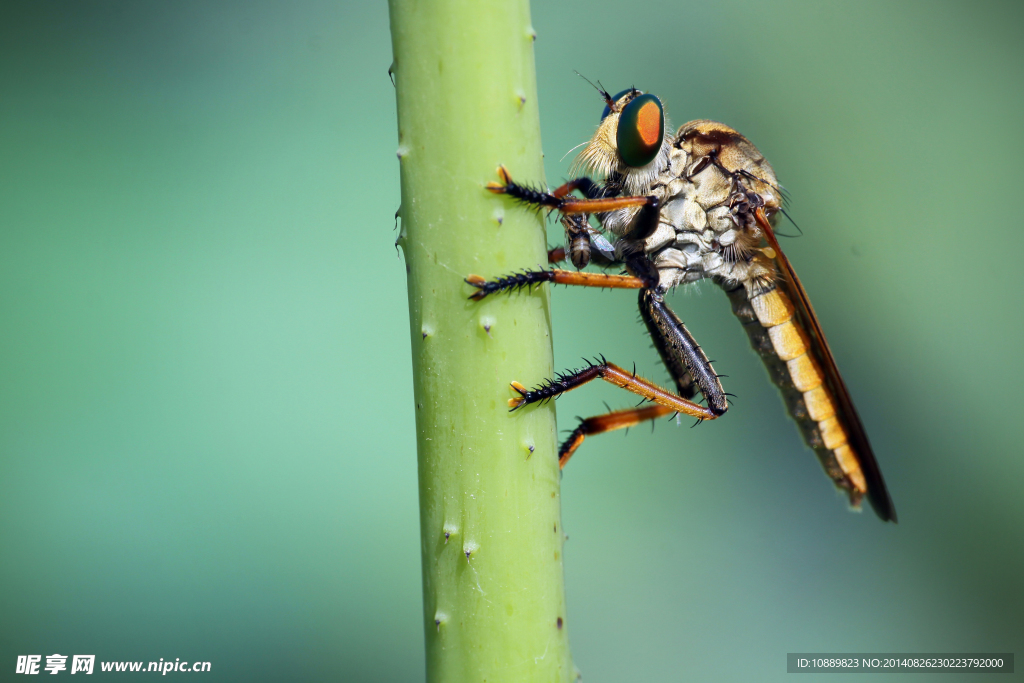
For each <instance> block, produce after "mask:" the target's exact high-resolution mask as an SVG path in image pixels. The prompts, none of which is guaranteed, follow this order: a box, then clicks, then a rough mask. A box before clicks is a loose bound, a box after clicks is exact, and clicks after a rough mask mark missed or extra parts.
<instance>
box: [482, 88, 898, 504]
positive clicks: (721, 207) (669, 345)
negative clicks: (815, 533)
mask: <svg viewBox="0 0 1024 683" xmlns="http://www.w3.org/2000/svg"><path fill="white" fill-rule="evenodd" d="M598 91H599V92H600V93H601V95H602V97H603V98H604V101H605V108H604V112H603V114H602V117H601V123H600V125H599V126H598V129H597V132H596V133H595V134H594V137H593V138H592V139H591V140H590V142H589V144H587V146H586V147H585V148H584V149H583V151H582V152H581V153H580V155H579V157H578V158H577V160H576V163H575V164H574V174H575V173H579V175H578V177H576V178H575V179H573V180H570V181H569V182H567V183H565V184H564V185H562V186H561V187H559V188H558V189H556V190H554V191H553V192H547V191H541V190H539V189H536V188H532V187H530V186H528V185H524V184H520V183H517V182H514V181H513V180H512V178H511V177H510V176H509V173H508V171H507V170H506V169H505V168H504V167H501V168H499V169H498V173H499V176H500V178H501V182H497V183H491V184H489V185H488V186H487V189H488V190H490V191H491V192H494V193H497V194H505V195H509V196H510V197H513V198H515V199H517V200H519V201H521V202H523V203H526V204H528V205H531V206H534V207H537V208H538V209H545V208H546V209H548V210H555V211H557V212H559V214H560V216H561V222H562V224H563V226H564V227H565V235H566V244H565V247H563V248H559V249H554V250H552V251H551V253H549V261H550V262H552V263H557V262H559V261H561V260H563V259H564V258H566V257H568V258H569V260H570V261H572V263H573V265H575V266H576V267H577V268H578V269H579V268H583V267H585V266H586V265H587V264H588V263H590V262H594V263H595V264H598V265H602V266H611V265H619V266H623V267H624V268H625V271H626V273H627V274H621V275H612V274H607V273H592V272H579V271H569V270H559V269H551V270H545V269H538V270H527V271H523V272H521V273H516V274H514V275H509V276H506V277H502V278H499V279H496V280H491V281H488V280H486V279H484V278H483V277H480V276H479V275H471V276H469V277H468V278H467V279H466V281H467V282H468V283H469V284H471V285H473V286H474V287H475V288H476V289H477V291H476V293H474V294H473V296H472V297H471V298H472V299H475V300H480V299H483V298H484V297H486V296H489V295H491V294H494V293H497V292H500V291H511V290H513V289H518V288H521V287H524V286H532V285H533V284H537V283H541V282H554V283H558V284H565V285H580V286H586V287H606V288H629V289H639V290H640V295H639V306H640V316H641V318H642V319H643V321H644V323H645V324H646V326H647V330H648V332H649V333H650V335H651V338H652V339H653V340H654V347H655V348H656V349H657V350H658V354H659V355H660V356H661V360H662V362H663V363H664V364H665V367H666V368H667V369H668V371H669V374H670V375H671V376H672V379H673V380H674V383H675V389H676V390H675V392H674V393H673V392H671V391H669V390H667V389H664V388H662V387H659V386H657V385H656V384H654V383H652V382H650V381H648V380H646V379H643V378H641V377H639V376H637V375H636V372H635V371H632V372H631V371H628V370H624V369H623V368H621V367H619V366H618V365H615V364H614V363H610V362H608V361H607V360H605V359H604V358H603V357H602V358H601V359H600V360H599V361H595V362H593V363H589V364H588V365H587V366H586V367H584V368H581V369H579V370H572V371H568V372H565V373H562V374H559V375H557V376H556V377H554V378H553V379H549V380H547V381H545V382H543V383H542V384H540V385H539V386H537V387H536V388H534V389H527V388H526V387H525V386H523V385H522V384H520V383H518V382H513V383H512V389H513V390H514V392H515V395H516V396H515V398H512V399H510V400H509V405H510V407H511V409H512V410H516V409H519V408H522V407H523V406H526V405H529V404H531V403H536V402H538V401H544V400H549V399H553V398H556V397H558V396H559V395H560V394H562V393H563V392H566V391H569V390H571V389H575V388H576V387H578V386H581V385H583V384H585V383H587V382H589V381H591V380H593V379H598V378H600V379H603V380H605V381H607V382H610V383H612V384H615V385H617V386H619V387H621V388H623V389H626V390H627V391H630V392H632V393H634V394H637V395H639V396H641V397H642V398H644V399H646V402H649V404H648V405H645V406H643V407H636V408H632V409H627V410H619V411H614V412H610V413H607V414H604V415H598V416H596V417H591V418H588V419H586V420H582V421H581V422H580V424H579V426H577V427H576V429H575V430H573V432H572V434H571V435H570V436H569V438H568V439H567V440H566V441H565V442H564V443H563V444H562V445H561V447H560V448H559V454H558V455H559V464H560V466H562V467H564V466H565V464H566V463H567V462H568V460H569V458H570V457H572V454H573V453H574V452H575V451H576V449H577V448H578V447H579V445H580V444H581V443H582V442H583V440H584V439H585V438H586V437H587V436H591V435H594V434H601V433H603V432H608V431H612V430H615V429H622V428H626V427H630V426H632V425H636V424H638V423H640V422H643V421H646V420H654V419H657V418H659V417H663V416H668V415H673V414H678V413H682V414H684V415H689V416H691V417H694V418H697V419H698V420H713V419H715V418H717V417H720V416H721V415H723V414H724V413H725V412H726V410H727V409H728V407H729V405H728V400H727V396H728V395H727V394H726V392H725V391H724V390H723V388H722V384H721V382H720V381H719V375H718V374H716V373H715V371H714V369H713V368H712V367H711V363H710V362H709V361H708V358H707V356H706V355H705V354H704V352H703V351H702V350H701V348H700V346H699V345H698V344H697V342H696V341H695V340H694V338H693V337H692V336H691V335H690V332H689V330H687V329H686V326H685V325H684V324H683V323H682V321H681V320H680V319H679V317H678V316H676V314H675V313H674V312H673V311H672V310H671V309H670V308H669V307H668V305H667V304H666V302H665V294H666V293H668V292H669V291H670V290H671V289H673V288H674V287H676V286H678V285H681V284H685V283H689V282H695V281H697V280H703V279H710V280H712V281H713V282H715V283H716V284H718V285H719V286H720V287H722V289H724V290H725V292H726V294H727V295H728V297H729V299H730V301H731V302H732V310H733V313H734V314H735V315H736V317H737V318H739V319H740V322H742V323H743V327H744V329H746V331H747V334H748V336H749V337H750V342H751V345H752V346H753V347H754V350H755V351H757V353H758V354H759V355H760V356H761V359H762V360H763V361H764V364H765V366H766V367H767V369H768V374H769V376H770V377H771V380H772V382H773V383H774V384H775V385H776V386H777V387H778V388H779V389H780V391H781V393H782V398H783V400H784V401H785V404H786V407H787V409H788V410H789V414H790V416H792V418H793V419H794V420H795V421H796V423H797V425H798V427H799V429H800V431H801V433H802V435H803V438H804V440H805V441H806V442H807V445H808V446H809V447H810V448H811V449H812V450H813V451H814V452H815V454H816V455H817V456H818V458H819V460H820V461H821V464H822V466H823V467H824V469H825V472H826V473H827V474H828V476H829V477H830V478H831V479H832V481H833V482H834V483H835V485H836V486H837V487H839V488H840V489H842V490H845V491H846V492H847V494H848V495H849V499H850V504H851V505H853V506H855V507H856V506H858V505H859V504H860V501H861V499H862V498H863V497H864V496H865V495H866V496H867V497H868V500H869V501H870V502H871V505H872V507H873V508H874V509H875V512H876V513H878V516H879V517H880V518H881V519H882V520H883V521H889V520H891V521H893V522H895V521H896V510H895V508H894V507H893V504H892V500H891V499H890V498H889V493H888V491H887V490H886V487H885V481H884V480H883V479H882V473H881V471H880V470H879V468H878V463H877V462H876V461H875V457H874V455H873V454H872V452H871V446H870V445H869V444H868V439H867V435H866V434H865V432H864V427H863V425H862V424H861V421H860V418H859V417H858V416H857V411H856V409H854V407H853V402H852V400H851V399H850V393H849V391H847V389H846V385H845V384H844V383H843V378H842V376H840V374H839V370H838V368H837V367H836V362H835V359H834V358H833V357H832V351H831V350H830V349H829V346H828V342H827V341H826V340H825V335H824V333H823V332H822V330H821V325H820V324H819V322H818V317H817V316H816V315H815V314H814V309H813V308H812V307H811V302H810V300H809V299H808V297H807V293H806V291H805V290H804V287H803V285H802V284H801V283H800V279H799V278H798V277H797V276H796V273H795V272H794V271H793V267H792V266H791V265H790V263H789V260H788V259H787V258H786V256H785V254H783V252H782V249H780V248H779V243H778V241H777V239H776V236H775V231H774V228H773V224H774V221H775V219H776V218H777V217H778V215H779V213H784V211H783V198H784V195H783V192H782V190H781V188H780V186H779V183H778V181H777V180H776V178H775V172H774V171H773V170H772V167H771V165H770V164H769V163H768V161H767V160H766V159H765V158H764V156H762V155H761V153H760V152H759V151H758V150H757V148H756V147H755V146H754V145H753V144H751V142H750V141H749V140H747V139H746V138H745V137H743V136H742V135H740V134H739V133H738V132H736V131H735V130H733V129H732V128H729V127H728V126H725V125H723V124H721V123H716V122H714V121H704V120H701V121H691V122H690V123H687V124H685V125H684V126H682V127H681V128H680V129H679V130H678V131H677V132H676V133H675V134H674V135H673V134H671V133H670V134H668V135H666V133H665V131H666V127H667V123H666V120H665V111H664V108H663V107H662V104H661V101H660V100H659V99H658V98H657V97H655V96H654V95H651V94H645V93H642V92H640V91H639V90H636V89H633V88H630V89H629V90H624V91H622V92H620V93H619V94H617V95H615V96H614V97H612V96H611V95H609V94H608V93H607V92H606V91H605V90H604V89H603V88H598ZM588 173H589V174H592V175H594V176H595V177H600V178H603V179H604V180H603V181H601V182H597V181H594V180H592V179H591V178H590V177H589V176H588V175H587V174H588ZM574 191H576V192H580V193H581V194H582V195H584V198H582V199H579V198H576V197H574V196H573V195H572V192H574ZM590 215H595V216H596V217H597V220H598V221H599V223H600V225H601V228H602V229H603V230H604V231H606V232H610V233H612V234H613V235H615V236H616V237H617V239H616V240H615V243H614V245H613V244H611V243H609V242H608V241H607V240H605V239H604V238H603V237H601V235H600V233H599V232H597V231H596V230H593V229H592V228H590V226H589V224H588V216H590ZM698 391H699V392H700V393H701V395H702V396H703V399H704V400H703V402H702V403H704V405H702V404H701V403H697V402H694V401H693V400H692V399H693V398H694V397H695V396H696V393H697V392H698Z"/></svg>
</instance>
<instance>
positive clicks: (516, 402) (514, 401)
mask: <svg viewBox="0 0 1024 683" xmlns="http://www.w3.org/2000/svg"><path fill="white" fill-rule="evenodd" d="M509 386H511V387H512V389H513V390H515V391H516V393H518V394H519V396H517V397H516V398H510V399H509V400H508V407H509V408H510V409H511V410H515V409H516V408H518V407H520V406H521V405H523V404H524V403H526V391H527V390H526V387H524V386H523V385H522V384H520V383H519V382H511V383H510V384H509Z"/></svg>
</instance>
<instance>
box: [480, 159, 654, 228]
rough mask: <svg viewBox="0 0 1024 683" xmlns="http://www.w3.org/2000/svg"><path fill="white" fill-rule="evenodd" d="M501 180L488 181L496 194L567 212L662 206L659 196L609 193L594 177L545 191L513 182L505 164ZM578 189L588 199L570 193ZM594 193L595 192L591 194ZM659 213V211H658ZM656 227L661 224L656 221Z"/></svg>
mask: <svg viewBox="0 0 1024 683" xmlns="http://www.w3.org/2000/svg"><path fill="white" fill-rule="evenodd" d="M498 175H499V176H500V177H501V181H502V182H500V183H488V184H487V189H488V190H490V191H491V192H493V193H495V194H507V195H508V196H510V197H513V198H515V199H518V200H519V201H521V202H523V203H526V204H531V205H533V206H536V207H548V208H550V209H555V210H557V211H560V212H562V213H564V214H566V215H573V214H578V213H583V214H590V213H607V212H608V211H615V210H617V209H628V208H631V207H638V206H643V207H648V206H652V205H653V206H655V207H656V208H660V207H659V204H660V201H659V200H658V198H657V197H655V196H653V195H652V196H647V197H605V196H603V194H604V193H603V191H599V190H600V188H599V187H598V186H597V185H596V184H595V183H594V181H592V180H591V179H590V178H577V179H575V180H570V181H569V182H568V183H565V184H564V185H562V186H561V187H559V188H558V189H557V190H555V191H554V192H542V191H540V190H537V189H534V188H532V187H529V186H527V185H520V184H518V183H516V182H513V180H512V177H511V176H510V175H509V174H508V169H506V168H505V167H504V166H499V167H498ZM574 189H578V190H581V191H583V192H585V193H587V194H588V197H587V199H575V198H572V197H570V196H568V195H569V193H570V192H572V191H573V190H574ZM590 194H593V195H594V196H593V197H591V196H589V195H590ZM655 215H657V211H656V212H655ZM655 227H657V225H656V224H655Z"/></svg>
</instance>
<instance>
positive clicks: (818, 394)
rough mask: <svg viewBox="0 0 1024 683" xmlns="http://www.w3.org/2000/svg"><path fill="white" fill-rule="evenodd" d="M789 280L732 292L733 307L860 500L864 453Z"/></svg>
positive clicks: (800, 422)
mask: <svg viewBox="0 0 1024 683" xmlns="http://www.w3.org/2000/svg"><path fill="white" fill-rule="evenodd" d="M783 287H784V285H783V284H778V285H776V286H774V288H772V289H769V290H768V291H764V289H762V290H761V291H760V292H759V293H758V294H757V295H755V296H753V297H748V296H747V292H746V290H745V289H744V287H743V286H742V285H740V286H737V287H736V288H735V289H731V290H726V293H727V294H728V295H729V299H730V300H731V301H732V310H733V313H734V314H735V315H736V317H737V318H739V319H740V321H741V322H742V323H743V327H744V329H746V331H747V335H748V336H749V337H750V343H751V345H752V346H753V347H754V350H755V351H757V353H758V354H759V355H760V356H761V359H762V360H763V361H764V364H765V367H766V368H767V369H768V374H769V376H770V377H771V380H772V382H773V383H774V384H775V385H776V386H777V387H778V388H779V390H780V391H781V392H782V397H783V399H784V400H785V402H786V407H787V409H788V410H789V414H790V416H791V417H792V418H793V419H794V420H795V421H796V423H797V426H798V427H799V428H800V431H801V433H802V434H803V437H804V441H806V442H807V445H808V446H810V447H811V449H813V450H814V452H815V454H816V455H817V456H818V459H819V460H820V461H821V464H822V466H823V467H824V468H825V472H826V473H827V474H828V476H829V477H831V478H832V481H834V482H835V484H836V486H839V487H840V488H843V489H845V490H847V491H848V492H849V495H850V503H851V504H853V505H857V504H859V502H860V500H861V498H862V497H863V496H864V494H866V493H867V492H868V485H867V481H866V479H865V476H864V472H863V470H862V469H861V466H860V460H861V458H860V457H859V454H858V453H857V452H855V450H854V448H853V446H852V445H851V443H850V438H849V432H850V431H851V427H850V426H849V425H848V424H847V423H846V422H845V420H844V415H843V414H842V412H841V411H840V409H839V407H838V406H839V404H838V402H837V401H836V399H835V396H834V394H833V392H832V390H831V389H830V388H829V386H828V380H827V377H826V374H825V372H824V371H823V370H822V366H821V362H820V360H819V357H818V355H817V353H818V352H817V351H816V350H815V348H814V344H813V343H812V341H811V336H810V335H809V334H808V333H807V330H805V329H804V327H803V325H802V323H801V321H800V319H799V317H798V316H796V315H795V307H794V306H793V302H792V301H791V299H790V297H789V295H788V294H787V293H786V292H785V291H784V289H783Z"/></svg>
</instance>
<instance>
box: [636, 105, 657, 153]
mask: <svg viewBox="0 0 1024 683" xmlns="http://www.w3.org/2000/svg"><path fill="white" fill-rule="evenodd" d="M636 130H637V132H638V133H640V139H641V140H643V142H644V144H645V145H647V146H648V147H653V146H654V145H657V144H658V143H660V142H661V139H660V138H661V109H660V108H659V107H658V105H657V103H655V102H648V103H647V104H645V105H643V106H642V107H640V111H639V112H637V117H636Z"/></svg>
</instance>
